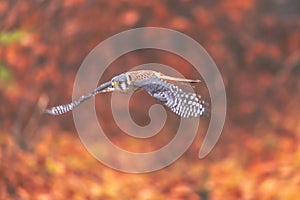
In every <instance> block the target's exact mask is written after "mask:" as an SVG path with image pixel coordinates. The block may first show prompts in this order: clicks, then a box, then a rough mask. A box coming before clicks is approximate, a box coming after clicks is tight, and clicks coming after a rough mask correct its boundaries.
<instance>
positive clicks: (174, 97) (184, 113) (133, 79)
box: [45, 70, 209, 118]
mask: <svg viewBox="0 0 300 200" xmlns="http://www.w3.org/2000/svg"><path fill="white" fill-rule="evenodd" d="M167 81H178V82H190V83H195V82H199V80H191V79H183V78H176V77H171V76H166V75H164V74H162V73H160V72H156V71H152V70H138V71H129V72H126V73H123V74H120V75H118V76H115V77H113V78H112V79H111V81H108V82H106V83H103V84H101V85H100V86H99V87H98V88H96V89H95V90H94V91H92V92H91V93H89V94H88V95H86V96H82V97H80V98H79V99H78V100H75V101H73V102H72V103H70V104H66V105H61V106H56V107H52V108H50V109H47V110H45V113H48V114H52V115H60V114H63V113H66V112H68V111H71V110H72V109H74V108H75V107H77V106H78V105H80V104H81V103H82V102H84V101H86V100H87V99H89V98H91V97H93V96H95V95H96V94H98V93H104V92H112V91H119V92H123V93H129V92H133V91H135V90H137V89H139V88H142V89H144V90H146V91H147V92H148V93H149V94H150V95H151V96H152V97H154V98H155V99H157V100H158V101H160V102H161V103H162V104H164V105H165V106H167V107H168V108H170V109H171V110H172V111H173V112H175V113H176V114H177V115H179V116H181V117H185V118H188V117H200V116H202V115H204V114H207V113H208V112H209V111H208V108H207V107H206V103H205V102H204V101H203V100H201V97H200V96H199V95H197V94H195V93H191V92H184V91H183V90H182V89H180V88H179V87H178V86H176V85H174V84H172V83H170V82H167Z"/></svg>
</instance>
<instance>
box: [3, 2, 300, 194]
mask: <svg viewBox="0 0 300 200" xmlns="http://www.w3.org/2000/svg"><path fill="white" fill-rule="evenodd" d="M299 10H300V3H299V1H296V0H290V1H280V0H264V1H259V0H243V1H241V0H240V1H230V0H222V1H221V0H212V1H197V0H178V1H172V0H161V1H158V0H152V1H150V0H143V1H139V0H131V1H129V0H119V1H118V0H111V1H104V0H89V1H87V0H65V1H59V0H51V1H50V0H28V1H16V0H11V1H4V0H3V1H0V91H1V93H0V100H1V103H2V106H1V107H0V128H1V129H0V199H41V200H46V199H66V198H69V199H172V200H174V199H175V200H176V199H193V200H199V199H201V200H205V199H213V200H217V199H298V198H299V196H300V192H299V188H300V145H299V142H300V123H299V122H300V121H299V118H300V116H299V110H300V101H299V97H300V95H299V91H300V79H299V77H300V51H299V49H300V37H299V33H300V13H299ZM144 26H155V27H165V28H171V29H174V30H177V31H180V32H182V33H185V34H187V35H188V36H190V37H192V38H193V39H195V40H196V41H197V42H199V43H200V44H201V45H202V46H203V47H204V48H205V49H206V50H207V51H208V52H209V54H210V55H211V56H212V58H213V59H214V61H215V62H216V64H217V66H218V67H219V70H220V71H221V73H222V76H223V79H224V83H225V86H226V90H227V100H228V112H227V119H226V124H225V127H224V130H223V133H222V135H221V138H220V140H219V142H218V143H217V145H216V146H215V148H214V150H213V151H212V152H211V153H210V154H209V156H207V157H206V158H205V159H202V160H199V159H198V158H197V153H198V150H199V147H200V145H201V140H202V138H203V134H201V133H203V132H204V131H205V129H206V128H207V122H208V121H206V120H204V122H202V123H200V125H201V128H200V129H201V130H199V133H198V135H197V138H196V140H195V142H194V143H193V145H192V146H191V147H190V149H189V150H188V152H186V153H185V154H184V156H183V157H182V158H180V159H179V160H178V161H177V162H175V163H174V164H173V165H171V166H169V167H167V168H165V169H163V170H160V171H157V172H153V173H149V174H142V175H133V174H126V173H121V172H118V171H114V170H112V169H109V168H108V167H106V166H104V165H102V164H101V163H99V162H98V161H96V160H95V159H94V158H93V157H92V156H91V155H90V154H89V153H88V152H87V151H86V149H85V148H84V146H83V144H82V143H81V142H80V139H79V137H78V135H77V133H76V130H75V127H74V123H73V119H72V115H71V114H66V115H64V116H59V117H52V116H44V115H41V114H40V111H41V109H42V108H45V107H46V106H48V105H49V106H50V105H56V104H61V103H67V102H69V101H71V96H72V87H73V83H74V79H75V75H76V72H77V70H78V68H79V66H80V64H81V63H82V61H83V60H84V58H85V57H86V56H87V54H88V53H89V52H90V51H91V50H92V49H93V48H94V47H95V46H96V45H97V44H98V43H99V42H101V41H103V40H105V39H107V38H108V37H110V36H112V35H114V34H117V33H119V32H121V31H124V30H128V29H131V28H136V27H144ZM153 58H155V59H154V60H153ZM147 62H159V63H164V64H167V65H169V66H173V67H174V68H176V69H177V70H178V71H180V72H181V73H182V74H184V75H185V76H186V77H191V78H195V75H194V73H193V72H194V71H193V70H192V69H191V66H189V65H188V64H187V62H185V61H184V60H182V59H180V58H178V57H177V56H175V55H170V54H167V53H166V52H155V51H147V50H146V51H145V52H140V53H132V54H131V53H130V54H129V55H126V56H123V57H122V58H120V59H118V60H117V61H116V62H114V63H113V64H112V66H110V67H109V68H108V70H106V72H105V74H106V78H105V77H102V79H101V80H108V79H110V78H111V77H112V76H114V75H116V74H119V73H122V72H124V71H127V70H129V69H130V68H132V67H134V66H136V65H139V64H143V63H147ZM196 78H197V77H196ZM204 91H205V88H204ZM199 93H201V91H200V92H199ZM204 93H205V92H204ZM205 95H206V96H207V97H208V95H207V94H204V96H205ZM109 97H110V96H109V95H106V96H105V95H104V97H103V98H104V99H105V101H104V100H103V102H108V101H109ZM97 98H98V97H97ZM101 98H102V97H101ZM98 99H99V98H98ZM99 101H101V100H99ZM140 101H143V102H147V103H146V105H147V106H148V102H149V106H150V105H151V104H153V103H155V101H152V100H149V98H148V96H146V94H145V93H143V95H140V96H137V100H134V101H133V105H134V106H132V107H134V108H139V107H141V106H140V105H141V104H139V102H140ZM103 102H98V103H97V109H98V110H100V111H101V113H102V114H103V115H107V116H108V117H101V119H102V118H103V119H102V120H103V121H104V124H105V128H106V129H107V130H109V132H110V134H109V135H110V136H109V137H110V139H111V140H112V141H114V143H115V144H118V145H120V146H121V147H122V148H123V147H124V148H128V149H134V150H137V151H139V150H145V149H143V148H146V149H151V148H152V147H159V146H162V145H164V143H163V142H165V141H166V140H169V139H170V138H172V133H170V132H168V131H166V130H170V129H168V127H167V128H166V129H163V130H162V133H160V137H162V138H163V139H161V138H159V137H158V138H154V139H153V140H150V141H149V142H148V143H147V145H139V144H138V141H136V140H132V139H130V138H129V137H126V136H125V135H124V134H123V135H122V134H120V133H119V132H120V130H119V129H118V128H117V126H116V125H115V124H114V122H113V121H112V118H111V114H110V113H109V112H110V111H109V110H108V109H105V108H101V107H103V106H101V105H106V104H105V103H103ZM147 106H146V107H147ZM104 107H105V106H104ZM146 112H147V109H143V110H140V111H139V110H138V109H133V111H132V113H133V118H134V119H136V120H138V121H139V119H140V121H139V123H140V124H147V123H148V122H149V119H148V116H147V114H145V113H146ZM135 113H136V114H135ZM136 116H138V117H136ZM170 117H171V118H174V119H175V118H176V116H174V115H171V116H170ZM176 119H177V118H176ZM175 121H176V120H175ZM166 126H170V127H171V128H172V126H174V123H173V124H172V123H168V124H167V125H166ZM170 127H169V128H170ZM112 156H113V155H112Z"/></svg>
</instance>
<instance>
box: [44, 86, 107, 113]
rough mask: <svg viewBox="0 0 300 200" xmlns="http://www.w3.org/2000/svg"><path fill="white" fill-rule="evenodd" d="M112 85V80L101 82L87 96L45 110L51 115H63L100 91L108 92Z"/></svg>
mask: <svg viewBox="0 0 300 200" xmlns="http://www.w3.org/2000/svg"><path fill="white" fill-rule="evenodd" d="M110 86H111V82H110V81H108V82H105V83H103V84H101V85H100V86H99V87H97V88H96V89H95V90H94V91H92V92H91V93H89V94H87V95H85V96H81V97H80V98H79V99H77V100H75V101H73V102H71V103H69V104H64V105H59V106H55V107H52V108H49V109H46V110H44V113H47V114H50V115H62V114H64V113H66V112H69V111H71V110H73V109H74V108H76V107H77V106H79V105H80V104H81V103H83V102H85V101H86V100H88V99H90V98H91V97H93V96H95V95H96V94H98V93H102V92H108V91H109V89H108V88H110Z"/></svg>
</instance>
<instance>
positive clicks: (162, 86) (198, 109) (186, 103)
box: [136, 78, 209, 118]
mask: <svg viewBox="0 0 300 200" xmlns="http://www.w3.org/2000/svg"><path fill="white" fill-rule="evenodd" d="M136 85H137V86H138V87H141V88H143V89H145V90H146V91H147V92H148V93H149V94H150V95H151V96H153V97H154V98H155V99H157V100H159V101H160V102H161V103H162V104H164V105H165V106H167V107H168V108H170V109H171V110H172V111H173V112H175V113H176V114H177V115H179V116H181V117H184V118H189V117H200V116H202V115H204V114H207V113H209V110H208V108H207V106H206V103H205V102H204V101H203V100H201V97H200V96H199V95H197V94H195V93H191V92H184V91H183V90H182V89H180V88H179V87H178V86H176V85H174V84H172V83H169V82H165V81H163V80H161V79H159V78H149V79H147V80H143V81H141V82H138V83H136Z"/></svg>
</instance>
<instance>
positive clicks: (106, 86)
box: [94, 81, 115, 93]
mask: <svg viewBox="0 0 300 200" xmlns="http://www.w3.org/2000/svg"><path fill="white" fill-rule="evenodd" d="M114 89H115V88H114V86H113V84H112V82H111V81H108V82H105V83H102V84H101V85H100V86H99V87H97V88H96V89H95V90H94V91H95V93H104V92H112V91H114Z"/></svg>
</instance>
